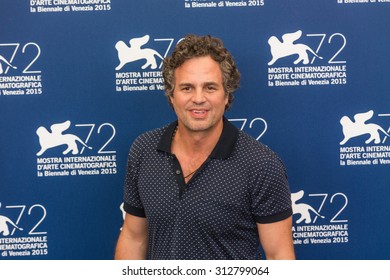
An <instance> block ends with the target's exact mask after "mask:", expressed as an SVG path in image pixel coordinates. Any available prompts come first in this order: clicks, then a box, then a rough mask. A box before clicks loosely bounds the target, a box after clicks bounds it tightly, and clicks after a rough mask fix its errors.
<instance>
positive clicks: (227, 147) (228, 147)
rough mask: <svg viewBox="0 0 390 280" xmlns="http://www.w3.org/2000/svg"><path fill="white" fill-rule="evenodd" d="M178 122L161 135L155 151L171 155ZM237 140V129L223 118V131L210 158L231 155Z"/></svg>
mask: <svg viewBox="0 0 390 280" xmlns="http://www.w3.org/2000/svg"><path fill="white" fill-rule="evenodd" d="M177 124H178V122H177V121H174V122H173V123H171V124H169V125H168V127H167V129H166V130H165V132H164V133H163V135H162V137H161V140H160V142H159V143H158V146H157V150H158V151H162V152H166V153H171V143H172V136H173V133H174V132H175V129H176V127H177ZM237 139H238V129H237V128H236V127H235V126H234V125H233V124H231V123H230V122H229V121H228V120H227V119H226V118H225V117H223V129H222V133H221V136H220V137H219V140H218V142H217V145H215V147H214V149H213V151H212V152H211V154H210V158H215V159H226V158H228V157H229V156H230V154H231V153H232V151H233V149H234V146H235V145H236V142H237Z"/></svg>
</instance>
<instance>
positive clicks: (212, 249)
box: [124, 120, 292, 259]
mask: <svg viewBox="0 0 390 280" xmlns="http://www.w3.org/2000/svg"><path fill="white" fill-rule="evenodd" d="M175 126H176V124H175V123H173V124H171V125H169V126H166V127H164V128H160V129H156V130H154V131H151V132H147V133H145V134H143V135H141V136H139V137H138V138H137V139H136V140H135V141H134V143H133V145H132V148H131V149H130V153H129V158H128V167H127V175H126V180H125V192H124V201H125V210H126V211H127V212H128V213H130V214H133V215H137V216H144V217H146V218H147V220H148V229H149V247H148V259H259V258H261V256H260V253H259V238H258V233H257V226H256V224H257V223H270V222H276V221H279V220H282V219H285V218H287V217H289V216H290V215H291V214H292V211H291V196H290V191H289V188H288V183H287V176H286V171H285V168H284V166H283V163H282V162H281V160H280V159H279V157H278V156H277V155H276V154H275V153H274V152H273V151H271V150H270V149H269V148H268V147H266V146H265V145H263V144H261V143H259V142H258V141H256V140H255V139H253V138H252V137H251V136H249V135H247V134H245V133H244V132H242V131H239V130H238V129H236V128H235V127H234V126H233V125H232V124H230V123H229V122H228V121H227V120H225V122H224V130H223V132H222V136H221V139H223V140H224V141H219V142H218V144H217V147H216V149H214V152H213V153H212V154H211V156H210V158H209V159H208V160H207V161H206V163H205V164H204V165H203V167H202V168H201V169H200V170H199V171H198V172H197V173H196V174H195V175H194V176H193V177H192V179H191V180H190V181H189V182H188V184H185V183H184V180H183V178H182V174H181V172H177V171H178V170H179V171H181V169H180V165H179V164H178V161H177V159H176V158H175V156H174V155H172V154H171V153H170V152H169V151H170V149H169V146H170V139H171V135H172V133H173V130H174V128H175ZM162 142H165V143H163V145H161V143H162ZM159 147H165V150H164V149H161V148H159Z"/></svg>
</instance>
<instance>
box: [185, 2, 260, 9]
mask: <svg viewBox="0 0 390 280" xmlns="http://www.w3.org/2000/svg"><path fill="white" fill-rule="evenodd" d="M264 4H265V0H229V1H212V0H184V8H186V9H191V8H242V7H262V6H264Z"/></svg>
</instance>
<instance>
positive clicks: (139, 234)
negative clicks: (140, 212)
mask: <svg viewBox="0 0 390 280" xmlns="http://www.w3.org/2000/svg"><path fill="white" fill-rule="evenodd" d="M147 248H148V226H147V222H146V218H140V217H137V216H133V215H130V214H126V217H125V221H124V223H123V227H122V232H121V233H120V235H119V238H118V242H117V245H116V249H115V259H116V260H125V259H126V260H144V259H145V258H146V251H147Z"/></svg>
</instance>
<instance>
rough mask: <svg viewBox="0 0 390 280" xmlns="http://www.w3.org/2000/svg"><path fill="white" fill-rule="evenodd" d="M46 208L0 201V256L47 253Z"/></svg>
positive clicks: (37, 205) (38, 205) (39, 205)
mask: <svg viewBox="0 0 390 280" xmlns="http://www.w3.org/2000/svg"><path fill="white" fill-rule="evenodd" d="M45 219H46V208H45V207H44V206H43V205H41V204H34V205H19V204H18V205H4V203H1V202H0V256H1V257H3V258H4V257H23V256H26V257H28V256H40V255H47V254H48V253H49V247H48V239H47V237H48V236H47V231H45V229H44V228H45Z"/></svg>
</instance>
